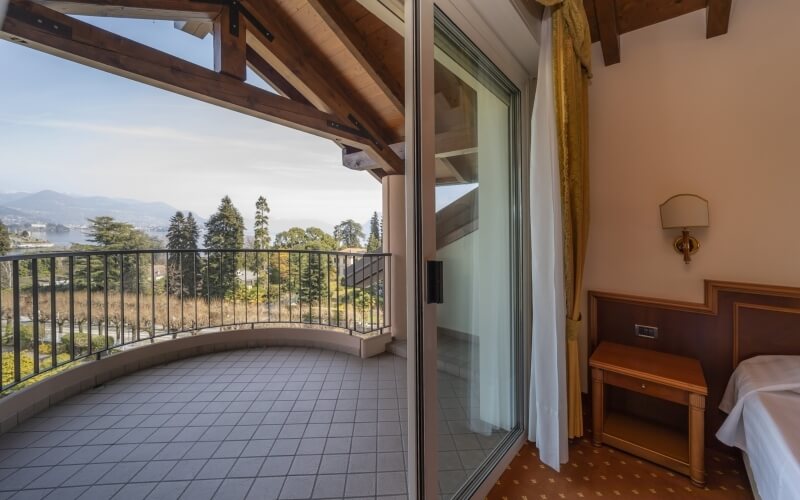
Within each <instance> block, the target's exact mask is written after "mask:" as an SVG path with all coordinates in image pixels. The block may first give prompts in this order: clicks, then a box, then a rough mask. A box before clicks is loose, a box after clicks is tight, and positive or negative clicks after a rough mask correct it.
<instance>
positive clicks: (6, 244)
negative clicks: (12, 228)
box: [0, 221, 11, 255]
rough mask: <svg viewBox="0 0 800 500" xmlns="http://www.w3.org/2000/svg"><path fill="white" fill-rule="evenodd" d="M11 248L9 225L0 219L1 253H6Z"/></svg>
mask: <svg viewBox="0 0 800 500" xmlns="http://www.w3.org/2000/svg"><path fill="white" fill-rule="evenodd" d="M9 250H11V236H10V235H9V234H8V227H6V225H5V224H3V221H0V255H5V254H7V253H8V252H9Z"/></svg>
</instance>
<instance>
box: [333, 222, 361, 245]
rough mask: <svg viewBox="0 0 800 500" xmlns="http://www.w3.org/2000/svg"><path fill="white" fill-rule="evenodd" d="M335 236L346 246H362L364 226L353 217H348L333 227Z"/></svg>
mask: <svg viewBox="0 0 800 500" xmlns="http://www.w3.org/2000/svg"><path fill="white" fill-rule="evenodd" d="M333 237H334V238H335V239H336V241H337V242H338V243H339V244H341V245H342V247H344V248H361V240H362V239H364V228H363V227H361V224H359V223H358V222H356V221H354V220H353V219H347V220H346V221H342V223H341V224H339V225H338V226H336V227H335V228H333Z"/></svg>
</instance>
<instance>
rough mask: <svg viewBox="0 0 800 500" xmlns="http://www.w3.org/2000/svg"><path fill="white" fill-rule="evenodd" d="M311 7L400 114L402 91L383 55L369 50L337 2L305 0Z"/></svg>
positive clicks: (364, 40)
mask: <svg viewBox="0 0 800 500" xmlns="http://www.w3.org/2000/svg"><path fill="white" fill-rule="evenodd" d="M309 3H310V5H311V7H312V8H313V9H314V10H315V11H316V12H317V14H319V16H320V17H321V18H322V20H323V21H324V22H325V24H326V25H327V26H328V28H330V30H331V31H332V32H333V33H334V34H335V35H336V37H337V38H338V39H339V40H340V41H341V42H342V44H343V45H344V46H345V47H346V48H347V50H348V51H349V52H350V54H352V56H353V57H354V58H355V59H356V61H358V63H359V64H360V65H361V67H362V68H363V69H364V71H366V73H367V74H368V75H369V77H370V79H371V80H372V81H373V82H375V84H377V85H378V87H379V88H380V89H381V90H382V91H383V93H384V94H385V95H386V97H387V98H388V99H389V100H390V101H391V102H392V104H393V105H394V106H395V108H396V110H397V111H399V112H400V113H403V112H404V111H405V108H404V106H403V99H404V90H403V87H402V85H400V82H398V81H397V80H396V79H395V78H394V76H392V74H391V73H390V72H389V69H388V68H387V67H386V64H384V61H383V56H382V55H381V54H378V53H375V52H374V51H373V50H371V49H370V44H369V42H368V40H366V39H365V38H364V37H363V36H362V35H361V33H360V32H359V31H358V29H357V28H356V26H355V24H354V23H353V21H352V20H350V19H349V18H348V17H347V15H346V14H345V13H344V12H343V11H342V10H341V8H340V7H339V5H338V4H337V2H333V1H331V0H309Z"/></svg>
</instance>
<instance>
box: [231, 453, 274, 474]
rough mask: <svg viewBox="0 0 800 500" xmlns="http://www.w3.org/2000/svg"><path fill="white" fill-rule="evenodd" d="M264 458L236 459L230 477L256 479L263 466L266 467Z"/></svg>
mask: <svg viewBox="0 0 800 500" xmlns="http://www.w3.org/2000/svg"><path fill="white" fill-rule="evenodd" d="M264 460H265V459H264V457H244V458H238V459H236V462H235V463H234V464H233V467H231V470H230V471H228V477H237V478H240V477H256V476H258V471H260V470H261V466H262V465H264Z"/></svg>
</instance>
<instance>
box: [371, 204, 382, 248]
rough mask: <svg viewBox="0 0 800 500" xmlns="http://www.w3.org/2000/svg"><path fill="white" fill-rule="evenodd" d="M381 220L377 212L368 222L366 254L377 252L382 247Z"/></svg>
mask: <svg viewBox="0 0 800 500" xmlns="http://www.w3.org/2000/svg"><path fill="white" fill-rule="evenodd" d="M381 225H382V224H381V219H380V217H378V212H373V214H372V218H371V219H370V220H369V239H368V240H367V252H377V251H378V250H380V249H381V247H382V245H383V234H382V233H381Z"/></svg>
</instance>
